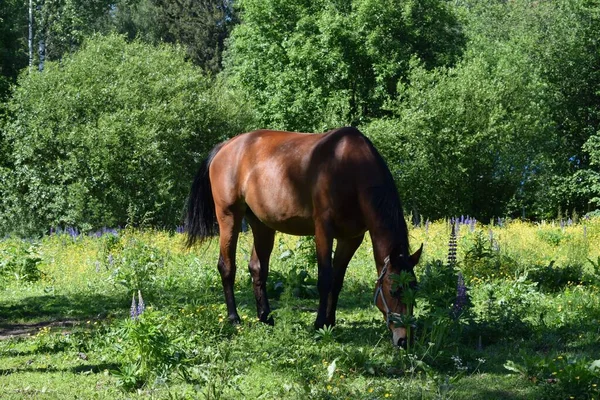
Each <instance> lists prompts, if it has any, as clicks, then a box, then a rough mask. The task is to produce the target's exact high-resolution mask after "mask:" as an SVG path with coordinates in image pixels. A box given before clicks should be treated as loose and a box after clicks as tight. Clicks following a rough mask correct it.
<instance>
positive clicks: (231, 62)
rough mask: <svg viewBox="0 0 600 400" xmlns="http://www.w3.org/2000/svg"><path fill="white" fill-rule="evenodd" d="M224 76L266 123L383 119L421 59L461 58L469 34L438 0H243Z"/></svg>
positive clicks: (300, 126)
mask: <svg viewBox="0 0 600 400" xmlns="http://www.w3.org/2000/svg"><path fill="white" fill-rule="evenodd" d="M237 5H238V7H239V8H240V20H241V23H240V24H239V25H237V26H236V27H235V29H234V30H233V32H232V34H231V38H230V41H229V48H228V52H227V55H226V63H225V64H226V74H227V75H228V76H230V77H231V79H232V80H233V81H234V82H235V83H236V84H237V85H238V86H239V87H241V88H243V89H244V90H245V91H247V92H248V93H249V94H250V97H251V98H252V99H254V100H255V102H256V104H257V108H258V112H259V116H260V120H261V123H262V124H264V125H266V126H269V127H273V128H284V129H290V130H304V131H321V130H323V129H326V128H331V127H336V126H340V125H343V124H349V123H353V124H357V123H360V122H362V121H365V120H367V119H368V118H373V117H377V116H381V115H382V114H383V113H384V111H383V109H382V106H383V104H384V103H385V102H386V101H387V100H388V99H390V98H392V97H394V95H395V93H396V82H397V81H398V79H402V78H404V77H405V76H406V72H407V70H408V61H409V59H410V57H411V56H413V55H416V56H417V57H419V58H421V59H422V60H423V61H424V62H425V63H426V64H427V65H428V66H437V65H445V64H448V63H451V62H453V61H455V60H456V58H457V56H458V54H460V51H461V48H462V41H463V37H462V35H461V33H460V28H459V27H458V23H457V21H456V19H455V17H454V15H453V13H452V12H451V10H450V9H449V7H448V6H447V5H446V3H444V2H442V1H437V0H427V1H412V0H407V1H403V2H402V4H392V3H389V2H385V1H379V0H356V1H353V2H349V3H348V2H346V3H344V2H336V1H328V0H327V1H309V2H283V1H280V0H272V1H266V2H265V1H256V0H245V1H241V2H239V3H238V4H237Z"/></svg>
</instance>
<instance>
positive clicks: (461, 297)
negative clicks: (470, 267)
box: [452, 272, 469, 318]
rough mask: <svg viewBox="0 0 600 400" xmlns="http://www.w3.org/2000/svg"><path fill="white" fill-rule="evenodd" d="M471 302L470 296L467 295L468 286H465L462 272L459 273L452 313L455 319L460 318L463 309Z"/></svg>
mask: <svg viewBox="0 0 600 400" xmlns="http://www.w3.org/2000/svg"><path fill="white" fill-rule="evenodd" d="M468 301H469V296H468V294H467V286H466V285H465V279H464V278H463V275H462V273H461V272H459V273H458V277H457V279H456V300H454V305H453V306H452V313H453V314H454V318H458V317H459V316H460V314H461V312H462V310H463V308H464V307H465V306H466V305H467V303H468Z"/></svg>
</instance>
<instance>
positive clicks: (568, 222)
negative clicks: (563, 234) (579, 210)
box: [567, 218, 573, 226]
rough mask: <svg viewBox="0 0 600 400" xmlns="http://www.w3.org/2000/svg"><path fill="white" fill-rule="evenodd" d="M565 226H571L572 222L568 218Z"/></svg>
mask: <svg viewBox="0 0 600 400" xmlns="http://www.w3.org/2000/svg"><path fill="white" fill-rule="evenodd" d="M567 225H568V226H571V225H573V220H572V219H571V218H569V219H568V220H567Z"/></svg>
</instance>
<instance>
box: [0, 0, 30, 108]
mask: <svg viewBox="0 0 600 400" xmlns="http://www.w3.org/2000/svg"><path fill="white" fill-rule="evenodd" d="M26 32H27V7H26V3H25V2H23V1H20V0H5V1H2V2H1V3H0V102H3V101H4V100H5V99H6V97H7V95H8V90H9V85H10V84H11V83H14V82H15V80H16V78H17V75H18V74H19V71H20V70H21V69H22V68H24V67H25V66H27V41H26V40H27V39H26Z"/></svg>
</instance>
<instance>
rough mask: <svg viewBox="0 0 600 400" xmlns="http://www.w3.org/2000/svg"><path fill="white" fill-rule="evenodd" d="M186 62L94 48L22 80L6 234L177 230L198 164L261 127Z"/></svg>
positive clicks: (0, 192) (3, 193) (148, 50)
mask: <svg viewBox="0 0 600 400" xmlns="http://www.w3.org/2000/svg"><path fill="white" fill-rule="evenodd" d="M184 57H185V56H184V53H183V51H181V50H180V49H178V48H173V47H168V46H161V47H153V46H150V45H146V44H142V43H140V42H133V43H127V42H126V41H125V39H124V38H122V37H120V36H115V35H113V36H107V37H100V36H97V37H94V38H92V39H90V40H89V41H88V42H87V43H86V44H85V45H84V46H83V48H82V50H81V51H79V52H77V53H75V54H74V55H72V56H70V57H66V58H65V59H63V60H62V61H61V62H60V63H58V62H56V63H54V62H48V63H46V66H45V69H44V72H43V73H31V74H23V75H22V76H21V77H20V80H19V86H18V87H17V88H16V90H15V93H14V96H13V98H12V99H11V100H10V103H9V105H8V108H9V114H10V115H9V117H8V118H7V121H6V123H5V124H4V126H3V127H1V128H0V130H4V132H5V139H6V144H7V145H8V147H9V150H10V151H8V154H11V157H10V159H9V160H8V163H7V165H8V166H7V169H5V170H3V171H0V173H1V174H2V183H1V184H0V199H2V200H0V202H2V203H4V204H1V205H2V207H0V210H1V211H0V226H1V227H2V228H0V233H2V232H5V233H6V232H16V233H20V234H32V233H39V232H43V231H46V230H48V229H49V228H50V227H52V226H63V227H64V226H74V227H78V228H81V229H83V230H90V229H93V228H99V227H103V226H118V225H124V224H125V223H127V222H128V221H129V222H132V221H133V222H135V223H140V222H147V223H150V224H152V225H158V226H166V227H174V226H175V225H177V224H178V223H179V221H180V217H181V213H182V208H183V203H184V199H185V196H186V195H187V192H188V190H189V186H190V183H191V180H192V177H193V174H194V173H195V172H196V171H195V169H196V164H197V163H198V162H199V160H200V159H201V158H203V157H204V156H205V154H206V153H207V152H208V151H209V150H210V149H211V148H212V146H213V145H214V144H216V143H217V142H219V141H222V140H223V139H225V138H227V137H230V136H233V135H235V134H237V133H239V132H242V131H245V130H247V128H248V127H249V125H250V124H251V116H252V113H251V112H249V110H248V109H247V107H245V106H243V103H242V100H243V99H242V98H241V96H239V95H236V94H234V93H232V92H231V91H230V90H228V89H227V88H226V87H225V86H224V85H223V84H222V83H220V82H219V81H216V80H213V79H210V78H208V77H206V76H205V75H204V74H203V73H202V72H201V71H200V70H199V69H197V68H196V67H194V66H193V65H191V64H190V63H188V62H186V61H185V60H184Z"/></svg>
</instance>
